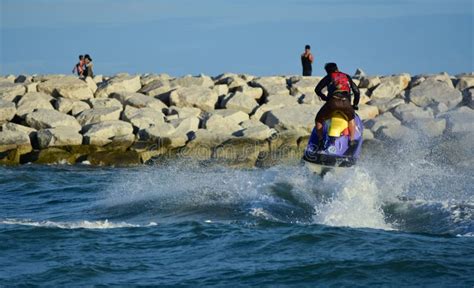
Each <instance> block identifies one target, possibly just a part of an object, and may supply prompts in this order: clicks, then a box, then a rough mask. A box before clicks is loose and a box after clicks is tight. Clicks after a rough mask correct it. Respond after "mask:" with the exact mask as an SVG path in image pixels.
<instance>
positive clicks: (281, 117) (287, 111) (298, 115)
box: [264, 104, 320, 135]
mask: <svg viewBox="0 0 474 288" xmlns="http://www.w3.org/2000/svg"><path fill="white" fill-rule="evenodd" d="M319 108H320V107H319V106H315V105H304V104H302V105H298V106H290V107H284V108H279V109H275V110H271V111H270V112H268V115H267V117H266V118H265V122H264V123H265V124H266V125H267V126H268V127H271V128H275V129H276V130H278V131H284V130H290V131H296V132H297V133H298V134H301V135H309V134H310V133H311V130H312V129H313V127H314V125H315V123H314V118H315V116H316V113H317V112H318V111H319Z"/></svg>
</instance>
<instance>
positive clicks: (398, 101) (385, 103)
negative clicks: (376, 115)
mask: <svg viewBox="0 0 474 288" xmlns="http://www.w3.org/2000/svg"><path fill="white" fill-rule="evenodd" d="M368 103H369V104H370V105H372V106H376V107H377V108H379V112H380V113H385V112H387V111H388V110H391V109H393V108H395V107H397V106H399V105H402V104H405V100H404V99H403V98H398V97H397V98H393V99H389V100H387V99H385V100H384V99H374V100H370V101H369V102H368Z"/></svg>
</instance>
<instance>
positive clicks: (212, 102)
mask: <svg viewBox="0 0 474 288" xmlns="http://www.w3.org/2000/svg"><path fill="white" fill-rule="evenodd" d="M218 98H219V96H218V95H217V93H216V91H214V90H212V89H209V88H206V87H201V86H195V87H189V88H188V87H182V88H178V89H176V90H174V91H172V92H171V94H170V104H171V105H174V106H178V107H196V108H199V109H201V110H203V111H208V112H209V111H212V110H214V108H215V106H216V103H217V100H218Z"/></svg>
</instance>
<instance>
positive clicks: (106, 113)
mask: <svg viewBox="0 0 474 288" xmlns="http://www.w3.org/2000/svg"><path fill="white" fill-rule="evenodd" d="M121 112H122V107H109V108H96V109H87V110H84V111H82V112H81V113H80V114H79V115H77V121H79V123H80V124H81V125H82V126H85V125H89V124H93V123H98V122H103V121H112V120H119V118H120V113H121Z"/></svg>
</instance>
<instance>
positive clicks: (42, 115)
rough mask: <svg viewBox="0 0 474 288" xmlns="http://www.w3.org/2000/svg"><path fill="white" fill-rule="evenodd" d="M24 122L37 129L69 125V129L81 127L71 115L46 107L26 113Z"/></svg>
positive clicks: (74, 129)
mask: <svg viewBox="0 0 474 288" xmlns="http://www.w3.org/2000/svg"><path fill="white" fill-rule="evenodd" d="M26 123H27V124H28V125H29V126H30V127H33V128H35V129H37V130H40V129H47V128H56V127H60V126H66V127H69V129H70V130H71V131H80V130H81V128H82V127H81V125H80V124H79V122H77V120H76V118H74V117H73V116H70V115H67V114H64V113H61V112H59V111H56V110H48V109H38V110H36V111H34V112H32V113H30V114H28V115H26Z"/></svg>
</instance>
